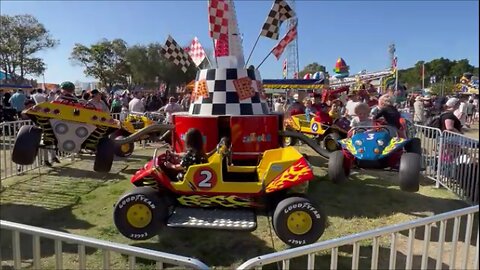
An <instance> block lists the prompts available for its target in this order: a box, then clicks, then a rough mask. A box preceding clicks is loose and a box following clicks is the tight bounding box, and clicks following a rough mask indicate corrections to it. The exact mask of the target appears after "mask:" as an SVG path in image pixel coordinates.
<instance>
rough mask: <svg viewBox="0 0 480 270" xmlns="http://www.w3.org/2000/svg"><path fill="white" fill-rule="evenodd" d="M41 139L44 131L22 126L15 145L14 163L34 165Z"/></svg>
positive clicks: (13, 152) (13, 151) (30, 126)
mask: <svg viewBox="0 0 480 270" xmlns="http://www.w3.org/2000/svg"><path fill="white" fill-rule="evenodd" d="M41 139H42V129H40V128H38V127H36V126H32V125H26V126H22V127H21V128H20V130H19V131H18V134H17V138H16V139H15V143H14V145H13V150H12V161H13V162H15V163H17V164H19V165H30V164H33V162H34V161H35V158H36V157H37V154H38V148H39V146H40V141H41Z"/></svg>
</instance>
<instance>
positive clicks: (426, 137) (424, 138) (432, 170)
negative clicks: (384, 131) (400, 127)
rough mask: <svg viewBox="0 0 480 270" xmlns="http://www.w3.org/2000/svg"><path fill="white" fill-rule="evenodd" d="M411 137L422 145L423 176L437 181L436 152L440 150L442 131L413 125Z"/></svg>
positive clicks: (437, 160)
mask: <svg viewBox="0 0 480 270" xmlns="http://www.w3.org/2000/svg"><path fill="white" fill-rule="evenodd" d="M409 135H410V136H412V137H416V138H419V139H420V140H421V144H422V161H423V167H424V168H425V170H424V171H423V174H424V175H425V176H426V177H428V178H430V179H432V180H437V179H438V165H439V159H438V151H439V150H440V149H441V147H440V146H441V143H442V131H441V130H440V129H438V128H432V127H428V126H421V125H415V126H414V132H413V134H409Z"/></svg>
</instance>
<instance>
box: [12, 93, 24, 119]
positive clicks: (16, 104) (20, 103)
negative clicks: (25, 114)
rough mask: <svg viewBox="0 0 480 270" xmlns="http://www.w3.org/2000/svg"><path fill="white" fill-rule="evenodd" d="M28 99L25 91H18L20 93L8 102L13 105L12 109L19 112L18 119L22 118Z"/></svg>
mask: <svg viewBox="0 0 480 270" xmlns="http://www.w3.org/2000/svg"><path fill="white" fill-rule="evenodd" d="M26 99H27V97H26V96H25V94H24V93H23V90H22V89H18V91H17V92H16V93H15V94H13V95H12V96H11V97H10V99H9V101H8V102H10V104H12V108H14V109H15V110H16V111H17V116H18V118H21V114H22V111H23V109H25V100H26Z"/></svg>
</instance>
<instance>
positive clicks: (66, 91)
mask: <svg viewBox="0 0 480 270" xmlns="http://www.w3.org/2000/svg"><path fill="white" fill-rule="evenodd" d="M59 99H63V100H70V101H74V102H79V103H82V104H84V105H86V106H87V107H88V106H91V107H94V108H95V109H97V110H100V111H104V112H110V113H121V112H122V111H129V112H134V113H145V112H164V113H165V114H166V116H167V117H166V121H168V122H170V121H171V115H172V113H175V112H180V111H187V110H188V108H189V106H190V95H189V94H185V95H182V96H181V98H180V99H177V98H176V97H174V96H170V97H168V98H167V97H166V96H165V95H164V94H162V93H143V92H132V93H131V92H129V91H117V92H114V93H108V92H104V91H99V90H98V89H93V90H91V91H86V90H84V91H82V92H81V93H80V94H79V95H76V93H75V85H74V84H73V83H71V82H64V83H62V84H61V85H60V87H59V89H58V90H51V91H45V90H43V89H33V90H31V91H30V92H28V93H27V92H25V91H24V90H23V89H15V90H13V91H8V92H5V93H0V100H1V104H0V122H7V121H16V120H20V119H28V118H27V117H25V116H24V115H22V111H23V110H25V109H27V108H29V107H31V106H33V105H35V104H39V103H42V102H45V101H54V100H59Z"/></svg>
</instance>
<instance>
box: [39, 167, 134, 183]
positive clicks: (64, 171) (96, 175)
mask: <svg viewBox="0 0 480 270" xmlns="http://www.w3.org/2000/svg"><path fill="white" fill-rule="evenodd" d="M47 174H48V175H51V176H56V177H58V176H68V177H72V178H89V179H98V180H99V181H105V180H122V179H124V178H125V177H124V176H122V175H120V174H119V173H111V172H107V173H100V172H95V171H93V170H89V169H88V168H85V169H79V168H74V167H71V166H62V167H52V168H50V170H49V171H48V172H47Z"/></svg>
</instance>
